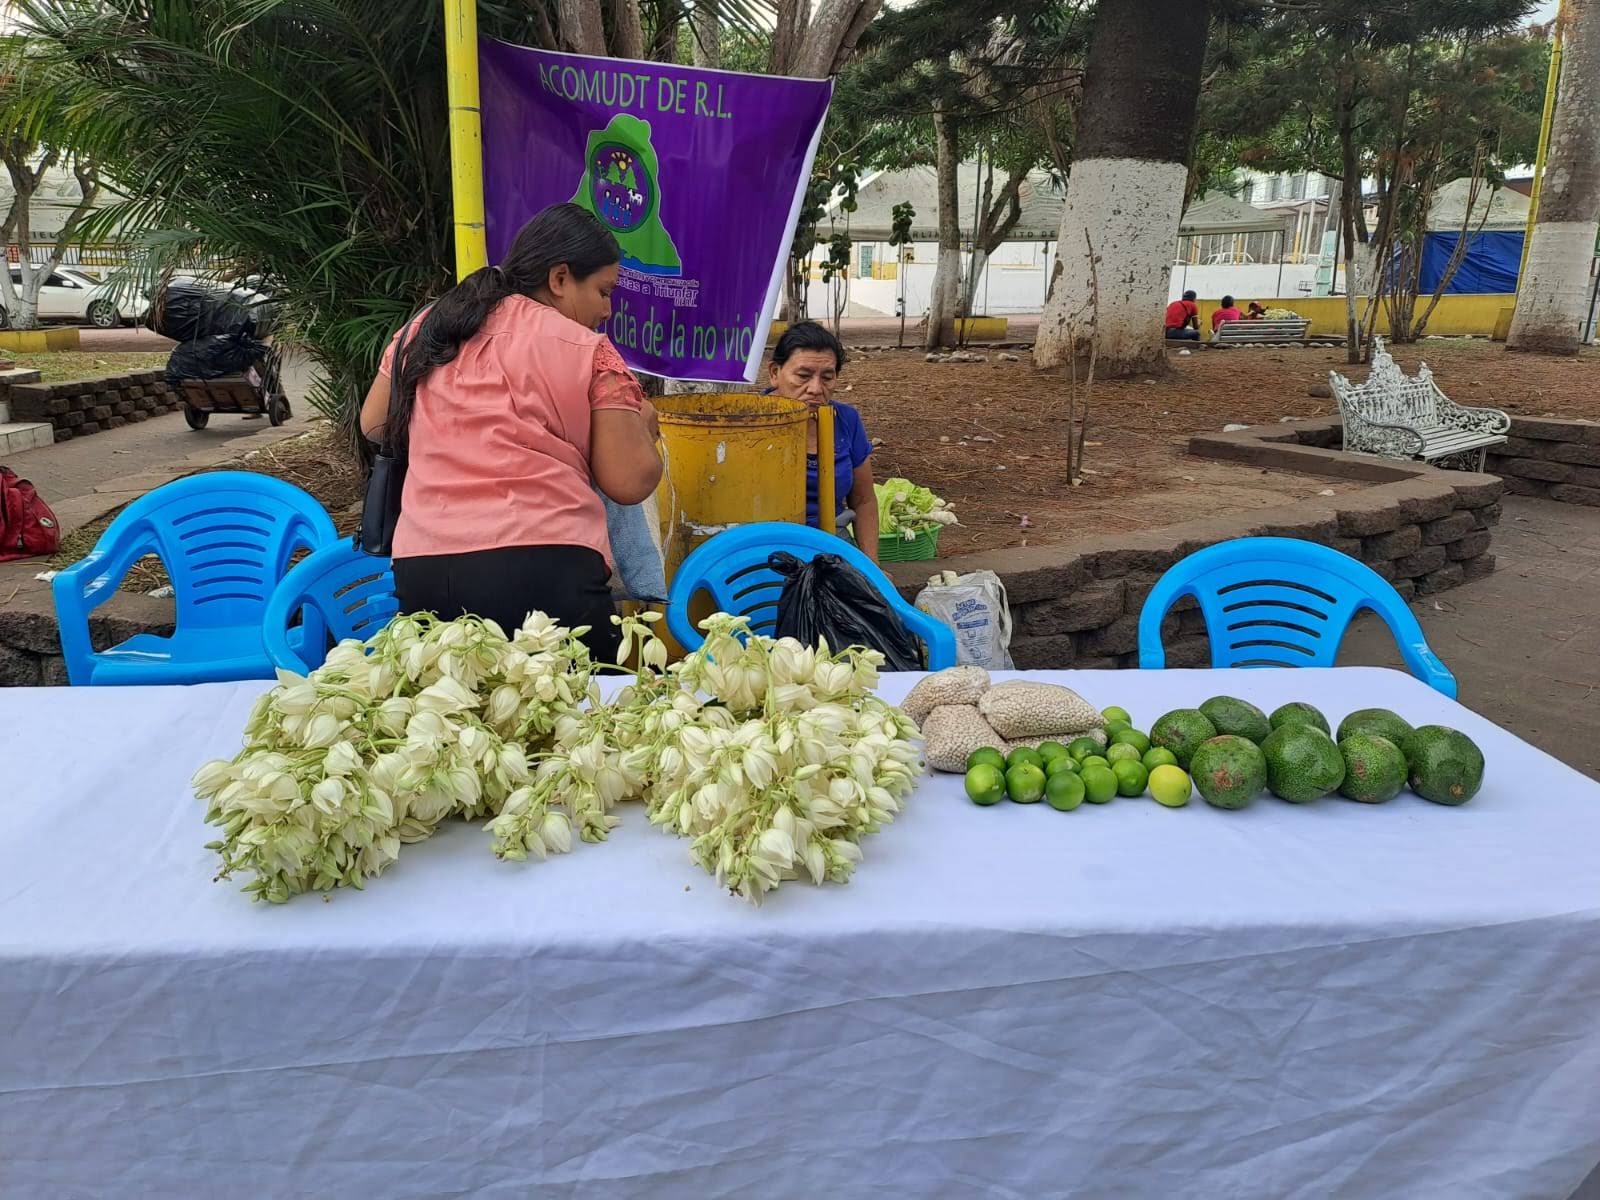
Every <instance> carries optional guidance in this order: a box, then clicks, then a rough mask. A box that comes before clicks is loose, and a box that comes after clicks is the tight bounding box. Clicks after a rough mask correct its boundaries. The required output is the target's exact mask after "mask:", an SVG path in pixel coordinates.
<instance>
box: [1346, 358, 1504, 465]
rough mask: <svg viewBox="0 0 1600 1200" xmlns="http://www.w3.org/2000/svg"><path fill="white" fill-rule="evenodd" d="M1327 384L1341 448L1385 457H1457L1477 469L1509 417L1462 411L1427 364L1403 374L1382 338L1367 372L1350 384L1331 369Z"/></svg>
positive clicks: (1432, 460)
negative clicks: (1340, 426)
mask: <svg viewBox="0 0 1600 1200" xmlns="http://www.w3.org/2000/svg"><path fill="white" fill-rule="evenodd" d="M1328 382H1329V383H1330V384H1331V385H1332V387H1333V394H1334V397H1335V398H1336V399H1337V400H1338V401H1339V415H1340V416H1341V417H1342V418H1343V420H1344V448H1345V449H1346V450H1354V451H1358V452H1360V453H1364V454H1381V455H1384V456H1385V457H1387V458H1406V459H1416V458H1420V459H1422V460H1423V461H1424V462H1430V463H1433V464H1434V465H1435V466H1444V465H1448V464H1446V463H1443V462H1441V461H1440V460H1442V459H1459V460H1460V463H1461V465H1463V466H1466V467H1468V468H1469V469H1471V470H1475V471H1481V470H1483V465H1484V457H1485V455H1486V454H1487V453H1488V449H1489V447H1490V446H1499V445H1502V444H1504V442H1505V440H1506V436H1505V435H1506V433H1507V431H1508V430H1509V429H1510V428H1511V418H1510V417H1508V416H1507V415H1506V414H1505V413H1503V412H1501V411H1500V410H1499V409H1497V408H1468V407H1467V406H1465V405H1462V404H1457V403H1456V402H1455V401H1454V400H1452V399H1450V397H1449V396H1446V395H1445V394H1444V393H1443V392H1442V391H1440V390H1439V385H1438V384H1437V383H1435V382H1434V381H1433V372H1432V371H1430V370H1429V369H1428V364H1427V363H1423V364H1421V365H1420V366H1419V367H1418V368H1417V373H1416V375H1415V376H1408V375H1407V374H1406V373H1405V372H1404V371H1402V370H1401V369H1400V367H1399V365H1398V364H1397V363H1396V362H1395V361H1394V359H1393V358H1391V357H1390V356H1389V351H1388V350H1386V349H1385V348H1384V345H1383V339H1382V338H1380V337H1375V338H1373V339H1372V369H1371V371H1370V372H1368V374H1367V379H1366V382H1365V383H1360V384H1354V383H1351V382H1350V381H1349V380H1348V379H1346V378H1345V377H1344V376H1343V375H1341V374H1339V372H1337V371H1329V372H1328Z"/></svg>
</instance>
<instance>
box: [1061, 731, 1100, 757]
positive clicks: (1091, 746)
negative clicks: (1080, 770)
mask: <svg viewBox="0 0 1600 1200" xmlns="http://www.w3.org/2000/svg"><path fill="white" fill-rule="evenodd" d="M1067 753H1068V754H1070V755H1072V757H1073V758H1075V759H1077V760H1078V761H1079V762H1080V763H1081V762H1082V761H1083V760H1084V759H1086V758H1088V757H1089V755H1091V754H1099V753H1100V743H1099V742H1097V741H1095V740H1094V739H1093V738H1092V737H1081V738H1077V739H1075V740H1074V741H1073V743H1072V744H1071V745H1070V746H1068V747H1067Z"/></svg>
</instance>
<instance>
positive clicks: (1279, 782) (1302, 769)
mask: <svg viewBox="0 0 1600 1200" xmlns="http://www.w3.org/2000/svg"><path fill="white" fill-rule="evenodd" d="M1261 753H1262V756H1263V757H1265V758H1266V760H1267V787H1269V788H1270V789H1271V790H1272V794H1273V795H1274V796H1277V797H1278V798H1279V799H1280V800H1287V801H1289V802H1290V803H1291V804H1305V803H1306V802H1307V801H1310V800H1315V799H1317V798H1318V797H1320V796H1326V795H1327V794H1328V793H1329V792H1331V791H1333V789H1334V788H1336V787H1338V786H1339V785H1340V784H1341V783H1343V782H1344V756H1343V755H1341V754H1340V753H1339V747H1338V746H1336V745H1334V742H1333V739H1332V738H1331V737H1329V736H1328V735H1327V734H1325V733H1323V732H1322V730H1320V729H1317V728H1316V727H1314V726H1311V725H1281V726H1279V727H1278V728H1277V729H1274V730H1273V731H1272V732H1271V733H1270V734H1268V735H1267V740H1266V741H1264V742H1262V743H1261Z"/></svg>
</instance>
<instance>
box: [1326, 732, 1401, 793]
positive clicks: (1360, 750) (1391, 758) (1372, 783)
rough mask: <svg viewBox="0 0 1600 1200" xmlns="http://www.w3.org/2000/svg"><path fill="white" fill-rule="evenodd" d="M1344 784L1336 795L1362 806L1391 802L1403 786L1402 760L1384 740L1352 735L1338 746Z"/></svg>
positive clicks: (1394, 746) (1393, 745)
mask: <svg viewBox="0 0 1600 1200" xmlns="http://www.w3.org/2000/svg"><path fill="white" fill-rule="evenodd" d="M1339 754H1340V755H1341V757H1343V759H1344V782H1343V783H1341V784H1340V785H1339V794H1340V795H1341V796H1345V797H1348V798H1349V799H1351V800H1359V801H1361V802H1362V803H1363V804H1382V803H1384V802H1385V801H1387V800H1393V799H1394V798H1395V797H1396V796H1398V795H1399V794H1400V789H1401V788H1403V787H1405V786H1406V756H1405V755H1404V754H1402V753H1401V752H1400V747H1399V746H1396V745H1395V744H1394V743H1393V742H1391V741H1390V740H1389V739H1388V738H1384V737H1378V736H1377V735H1376V734H1372V733H1353V734H1351V735H1350V736H1349V737H1347V738H1345V739H1344V741H1342V742H1340V743H1339Z"/></svg>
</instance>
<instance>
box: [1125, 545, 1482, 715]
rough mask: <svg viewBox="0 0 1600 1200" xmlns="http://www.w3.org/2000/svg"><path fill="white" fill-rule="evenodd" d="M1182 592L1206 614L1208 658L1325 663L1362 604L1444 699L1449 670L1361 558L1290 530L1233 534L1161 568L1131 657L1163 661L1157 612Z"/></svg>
mask: <svg viewBox="0 0 1600 1200" xmlns="http://www.w3.org/2000/svg"><path fill="white" fill-rule="evenodd" d="M1184 596H1193V597H1194V598H1195V600H1196V601H1198V603H1199V605H1200V611H1201V613H1203V614H1204V616H1205V619H1206V633H1207V636H1208V637H1209V638H1210V641H1211V665H1212V666H1213V667H1331V666H1333V665H1334V662H1335V659H1336V658H1337V656H1338V653H1339V643H1340V641H1341V640H1342V639H1343V638H1344V633H1345V630H1346V629H1347V628H1348V627H1349V625H1350V621H1351V620H1352V618H1354V617H1355V615H1356V614H1357V613H1358V612H1360V611H1361V610H1362V609H1364V608H1365V609H1370V610H1371V611H1373V612H1375V613H1377V614H1378V616H1380V617H1381V618H1383V621H1384V623H1385V624H1386V625H1388V627H1389V631H1390V633H1392V634H1393V635H1394V639H1395V641H1396V643H1398V645H1399V648H1400V653H1401V657H1402V658H1404V659H1405V662H1406V666H1407V667H1408V668H1410V670H1411V672H1412V674H1414V675H1416V676H1417V678H1419V679H1421V680H1423V681H1424V682H1425V683H1427V684H1429V685H1430V686H1432V687H1434V688H1435V689H1437V690H1438V691H1440V692H1443V693H1444V694H1445V695H1447V696H1449V697H1451V698H1452V699H1453V698H1454V697H1455V694H1456V683H1455V677H1454V676H1452V675H1451V674H1450V672H1449V671H1448V670H1446V669H1445V666H1444V664H1443V663H1442V662H1440V661H1439V659H1438V658H1437V657H1436V656H1435V655H1434V653H1433V651H1432V650H1430V649H1429V648H1428V643H1427V639H1426V638H1424V637H1423V635H1422V626H1421V625H1419V624H1418V623H1417V618H1416V616H1415V615H1413V613H1412V612H1411V610H1410V609H1409V608H1407V607H1406V604H1405V601H1404V600H1402V599H1401V598H1400V594H1399V593H1398V592H1396V591H1395V590H1394V588H1393V587H1391V586H1390V585H1389V584H1388V582H1387V581H1385V580H1384V578H1383V577H1382V576H1381V575H1379V574H1378V573H1377V572H1376V571H1374V570H1373V569H1372V568H1371V567H1369V566H1367V565H1366V564H1365V563H1362V562H1358V561H1357V560H1356V559H1353V558H1351V557H1350V556H1349V555H1347V554H1341V553H1340V552H1339V551H1337V550H1334V549H1332V548H1331V547H1328V546H1320V545H1318V544H1316V543H1315V542H1303V541H1300V540H1299V539H1297V538H1277V537H1259V538H1238V539H1236V540H1234V541H1231V542H1223V543H1221V544H1220V545H1216V546H1208V547H1207V548H1206V549H1204V550H1200V551H1197V552H1195V553H1194V554H1191V555H1189V557H1188V558H1185V559H1184V560H1183V561H1182V562H1179V563H1177V564H1176V565H1174V566H1173V567H1171V568H1170V569H1169V570H1168V571H1167V572H1166V574H1164V575H1163V576H1162V577H1161V579H1160V580H1159V581H1158V582H1157V583H1156V586H1155V588H1154V589H1153V590H1152V591H1151V593H1150V595H1149V597H1148V598H1147V599H1146V600H1145V602H1144V608H1143V609H1142V610H1141V611H1140V614H1139V665H1140V666H1141V667H1145V668H1161V667H1164V666H1166V651H1165V650H1164V649H1163V647H1162V645H1161V621H1162V618H1163V617H1165V616H1166V615H1167V613H1168V611H1170V610H1171V608H1172V606H1173V605H1174V604H1175V603H1176V602H1177V601H1178V600H1179V599H1181V598H1182V597H1184Z"/></svg>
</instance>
